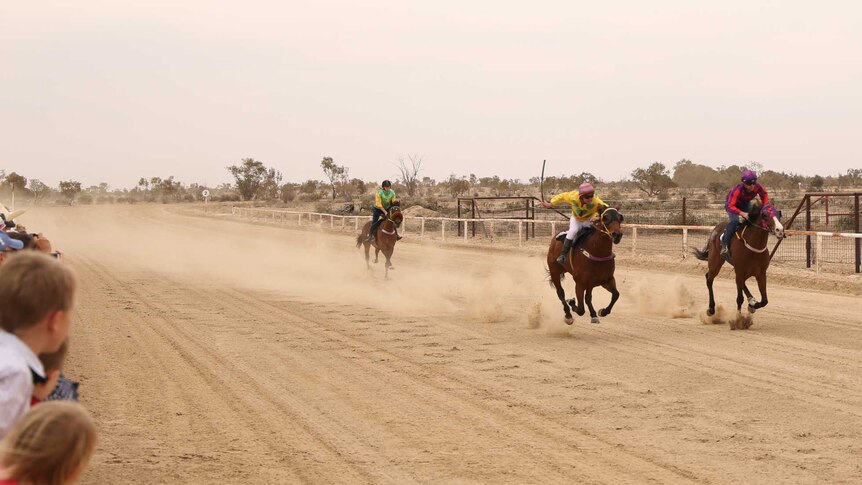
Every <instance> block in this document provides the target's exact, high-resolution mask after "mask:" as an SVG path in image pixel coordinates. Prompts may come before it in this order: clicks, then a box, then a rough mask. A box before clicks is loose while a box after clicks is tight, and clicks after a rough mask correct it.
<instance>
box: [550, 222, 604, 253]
mask: <svg viewBox="0 0 862 485" xmlns="http://www.w3.org/2000/svg"><path fill="white" fill-rule="evenodd" d="M594 232H596V228H595V226H592V225H590V226H588V227H586V228H582V229H581V230H580V231H578V233H577V234H575V240H574V241H573V242H572V247H573V248H574V247H577V246H578V244H579V243H580V242H582V241H583V240H584V239H586V237H587V236H589V235H590V234H592V233H594ZM564 239H566V231H563V232H561V233H559V234H557V241H562V240H564Z"/></svg>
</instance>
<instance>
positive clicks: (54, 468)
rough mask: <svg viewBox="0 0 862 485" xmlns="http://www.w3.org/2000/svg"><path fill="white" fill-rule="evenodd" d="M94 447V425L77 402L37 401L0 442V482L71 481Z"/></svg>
mask: <svg viewBox="0 0 862 485" xmlns="http://www.w3.org/2000/svg"><path fill="white" fill-rule="evenodd" d="M95 447H96V426H95V425H94V424H93V419H92V418H91V417H90V415H89V414H87V411H85V410H84V408H83V407H82V406H81V405H80V404H77V403H73V402H68V401H49V402H44V403H41V404H39V405H38V406H36V407H34V408H33V409H32V410H31V411H30V412H29V413H27V415H26V416H25V417H24V419H22V420H21V421H19V422H18V424H16V425H15V427H14V428H12V431H10V433H9V434H8V435H7V436H6V438H5V439H4V440H3V442H2V444H0V485H66V484H72V483H75V482H77V481H78V479H79V478H80V476H81V474H82V473H83V472H84V469H85V468H86V467H87V464H88V463H89V461H90V457H91V456H92V455H93V450H94V449H95Z"/></svg>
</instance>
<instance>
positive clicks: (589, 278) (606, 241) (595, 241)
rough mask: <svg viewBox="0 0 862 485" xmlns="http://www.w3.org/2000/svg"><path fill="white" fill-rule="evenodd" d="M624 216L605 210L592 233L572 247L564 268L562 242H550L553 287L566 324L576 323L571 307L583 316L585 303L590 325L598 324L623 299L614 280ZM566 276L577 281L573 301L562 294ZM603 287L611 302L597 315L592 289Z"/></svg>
mask: <svg viewBox="0 0 862 485" xmlns="http://www.w3.org/2000/svg"><path fill="white" fill-rule="evenodd" d="M622 222H623V215H622V214H620V212H619V211H618V210H616V209H614V208H608V209H605V210H604V212H602V213H601V216H600V218H599V220H598V221H595V222H593V228H592V231H593V232H591V233H589V234H587V235H585V236H583V238H582V240H583V242H582V243H577V242H576V244H574V245H573V247H572V253H573V254H570V255H569V258H568V260H567V261H566V265H565V267H563V266H561V265H559V264H558V263H557V261H556V260H557V256H559V255H560V251H562V246H563V242H562V241H561V240H560V238H559V237H555V238H553V239H551V245H550V247H549V248H548V273H549V274H550V277H551V283H552V284H553V285H554V287H555V288H556V289H557V297H559V299H560V301H561V302H562V303H563V311H564V312H565V313H566V323H567V324H569V325H571V324H572V322H574V319H573V318H572V313H571V312H570V311H569V307H571V309H572V310H574V311H575V313H577V314H578V316H583V314H584V302H586V304H587V308H588V309H589V310H590V322H592V323H599V316H602V317H604V316H607V315H610V314H611V309H612V308H613V307H614V303H616V302H617V299H618V298H619V297H620V292H619V291H617V282H616V280H615V279H614V268H615V266H616V265H615V263H614V258H615V257H616V255H615V254H614V251H613V248H614V244H619V242H620V239H622V237H623V233H622V229H621V227H620V225H621V224H622ZM566 273H571V275H572V278H573V279H574V280H575V296H576V297H577V303H576V302H575V300H574V299H571V300H566V292H565V290H563V285H562V280H563V277H564V276H565V274H566ZM596 286H601V287H602V288H604V289H606V290H608V291H609V292H610V293H611V302H610V304H608V306H607V307H606V308H602V309H601V310H599V312H598V315H597V314H596V310H595V309H594V308H593V288H595V287H596Z"/></svg>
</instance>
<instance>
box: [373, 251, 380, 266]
mask: <svg viewBox="0 0 862 485" xmlns="http://www.w3.org/2000/svg"><path fill="white" fill-rule="evenodd" d="M379 259H380V248H374V264H377V262H378V260H379Z"/></svg>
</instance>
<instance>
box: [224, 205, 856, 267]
mask: <svg viewBox="0 0 862 485" xmlns="http://www.w3.org/2000/svg"><path fill="white" fill-rule="evenodd" d="M225 212H226V211H225ZM229 214H231V215H232V216H234V217H237V218H241V219H248V220H251V221H254V222H263V223H269V224H276V225H284V226H293V227H307V228H313V229H319V230H328V231H334V232H347V233H353V234H359V230H360V229H361V228H362V226H363V225H364V224H365V223H366V222H368V221H369V220H370V218H369V217H368V216H354V215H340V214H327V213H320V212H305V211H291V210H280V209H264V208H252V207H231V208H230V212H229ZM628 217H629V216H628V213H626V220H627V222H626V223H625V224H623V241H622V242H621V244H620V245H619V249H618V250H617V251H618V252H622V253H628V254H633V255H647V256H648V255H651V254H664V255H668V256H674V255H675V256H678V257H680V258H683V259H685V258H689V257H691V250H692V248H698V249H703V248H704V247H705V246H706V243H707V240H708V237H709V234H710V232H711V231H712V229H713V226H692V225H687V226H680V225H661V224H629V223H628ZM568 226H569V222H568V221H565V220H562V219H558V220H523V219H465V218H460V219H459V218H449V217H409V216H408V217H405V218H404V222H403V223H402V225H401V227H400V228H399V233H400V234H401V235H402V236H408V237H410V238H416V237H418V238H420V239H423V240H435V241H440V242H443V243H447V242H448V243H459V242H460V243H466V244H480V245H481V244H485V245H499V246H506V247H543V246H547V244H548V241H549V240H550V238H551V237H555V236H557V235H558V234H559V233H561V232H562V231H565V230H566V229H568ZM786 234H787V235H788V237H787V238H786V239H785V240H784V241H782V243H781V245H780V246H779V247H778V250H777V251H776V253H775V255H774V257H773V259H772V261H773V263H776V264H782V265H788V266H797V267H799V266H803V265H805V266H809V267H813V268H814V269H815V270H816V271H817V272H820V271H822V270H827V271H833V272H841V273H849V272H852V271H854V270H858V264H856V258H857V256H856V255H857V254H858V251H859V249H858V248H859V246H860V242H862V234H856V233H835V232H816V231H794V230H790V231H787V232H786ZM775 243H776V239H775V238H774V236H772V235H771V234H770V237H769V246H770V247H773V246H774V245H775ZM809 248H810V249H809ZM854 266H855V267H854Z"/></svg>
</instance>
